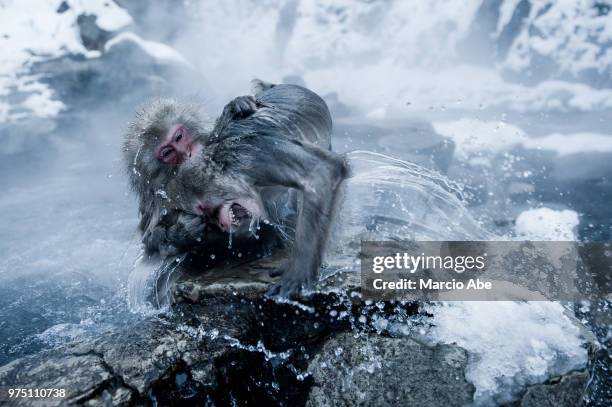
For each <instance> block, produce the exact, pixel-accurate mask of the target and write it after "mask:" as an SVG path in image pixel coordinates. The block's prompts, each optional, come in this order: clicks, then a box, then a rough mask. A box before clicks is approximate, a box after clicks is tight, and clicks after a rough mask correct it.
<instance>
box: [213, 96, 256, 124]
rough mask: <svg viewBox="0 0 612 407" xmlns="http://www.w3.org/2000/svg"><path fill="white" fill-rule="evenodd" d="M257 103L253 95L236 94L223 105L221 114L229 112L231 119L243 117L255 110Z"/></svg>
mask: <svg viewBox="0 0 612 407" xmlns="http://www.w3.org/2000/svg"><path fill="white" fill-rule="evenodd" d="M257 108H258V105H257V101H256V100H255V97H253V96H238V97H237V98H235V99H233V100H232V101H231V102H229V103H228V104H227V106H225V108H224V109H223V114H222V115H224V114H229V115H231V116H232V118H233V119H244V118H245V117H249V116H250V115H252V114H253V113H255V111H256V110H257Z"/></svg>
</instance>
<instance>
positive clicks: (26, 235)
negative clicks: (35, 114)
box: [0, 112, 612, 368]
mask: <svg viewBox="0 0 612 407" xmlns="http://www.w3.org/2000/svg"><path fill="white" fill-rule="evenodd" d="M111 116H112V120H111V119H110V116H109V117H108V118H107V117H106V116H105V113H104V112H102V113H100V114H98V115H97V116H95V118H91V117H85V118H78V120H77V121H76V123H78V125H74V124H72V125H70V126H65V125H64V126H61V127H60V128H59V129H58V130H57V131H56V132H54V134H53V135H52V136H51V137H49V138H48V139H47V141H48V145H41V146H40V147H39V148H38V149H37V150H35V151H29V152H27V153H24V154H22V155H19V156H11V157H9V158H8V159H6V160H5V161H4V162H3V163H2V164H1V167H2V168H1V171H2V174H3V176H2V179H1V181H0V182H1V183H2V185H1V186H2V190H3V191H4V193H3V195H2V197H0V212H1V213H2V214H3V215H2V227H1V228H0V254H1V258H2V259H3V260H2V262H0V328H1V329H0V344H1V346H2V347H1V348H0V365H1V364H4V363H7V362H9V361H11V360H13V359H15V358H18V357H21V356H24V355H27V354H30V353H33V352H36V351H39V350H41V349H45V348H48V347H51V346H55V345H59V344H62V343H66V342H70V341H73V340H78V339H79V338H82V337H89V336H98V335H103V334H104V333H105V332H107V331H109V330H113V329H117V328H118V327H121V326H125V325H127V324H129V323H131V322H132V321H134V320H135V319H139V318H143V317H145V316H149V315H151V310H150V309H149V308H146V307H144V308H143V307H142V305H143V300H142V298H144V294H143V292H144V289H145V288H146V284H147V280H148V279H149V278H150V274H149V273H151V270H150V269H138V267H135V264H137V263H136V261H137V259H138V256H139V253H140V246H139V240H138V236H137V234H136V225H137V208H136V202H135V199H134V198H133V196H132V195H131V194H130V193H129V191H128V190H127V187H126V184H127V180H126V177H125V176H124V174H123V168H122V166H121V162H120V154H119V151H120V150H119V143H120V140H119V136H118V135H119V134H120V133H121V129H122V123H125V121H122V120H117V118H116V116H115V114H113V115H111ZM107 119H108V120H107ZM459 119H460V118H457V117H441V118H435V119H434V120H432V121H433V122H436V123H438V122H439V123H455V124H453V125H454V126H457V128H459V127H460V122H458V120H459ZM126 120H127V118H126ZM563 120H564V119H563ZM485 122H492V120H489V121H485ZM497 122H498V123H502V125H501V126H502V127H503V126H512V124H510V122H509V121H508V120H506V121H504V122H500V121H499V120H497ZM100 123H111V124H107V125H106V127H104V130H100V129H101V126H100ZM457 123H459V124H457ZM536 123H537V126H534V125H531V126H530V125H529V120H525V119H524V118H523V123H521V124H520V126H522V128H523V130H525V131H526V132H527V133H528V134H529V137H533V134H536V135H537V136H543V135H546V134H550V133H554V132H555V131H558V130H559V127H558V125H557V123H556V122H555V120H554V119H553V118H550V117H547V118H545V119H544V120H542V119H539V120H537V122H536ZM517 126H518V124H517ZM574 127H578V128H579V129H577V130H576V131H586V132H597V133H606V134H612V129H607V128H606V124H605V123H601V122H596V123H590V124H588V123H587V127H588V128H585V125H584V123H579V125H576V124H575V123H574ZM439 128H441V129H444V126H439ZM566 130H567V128H566ZM530 132H533V133H530ZM85 135H86V136H85ZM493 137H495V135H494V136H493ZM457 140H459V139H457ZM524 145H525V143H523V144H520V143H519V144H517V145H510V146H509V147H507V148H505V149H501V150H495V149H492V150H491V151H481V152H478V153H477V154H475V156H472V157H469V158H468V160H467V161H462V160H460V159H459V158H458V157H459V154H463V153H464V152H465V151H467V152H468V153H469V152H470V150H469V149H467V150H466V147H465V145H463V147H462V146H461V145H460V140H459V141H457V145H456V146H455V147H454V148H449V147H448V143H446V142H445V141H444V140H443V139H442V138H441V137H439V136H438V135H436V134H435V133H434V132H433V129H432V127H431V126H430V125H429V124H427V123H426V122H421V121H416V122H415V121H408V122H406V123H384V122H367V123H366V122H363V121H361V120H353V119H343V120H338V121H337V122H336V126H335V136H334V148H335V149H336V150H337V151H341V152H347V151H353V150H360V151H357V152H353V153H350V154H349V156H348V157H349V161H350V163H351V166H352V168H353V178H351V179H350V180H349V181H348V182H347V185H346V187H345V197H344V201H343V205H342V209H341V211H340V215H339V220H340V221H339V223H338V225H337V226H336V228H335V236H340V237H341V238H340V239H338V240H335V242H336V245H335V246H332V247H331V248H330V251H329V253H328V261H329V262H330V263H332V264H333V263H334V262H335V264H336V265H339V266H338V268H342V265H343V264H345V263H343V262H346V261H348V260H347V259H349V258H352V257H351V256H350V255H349V254H350V253H351V250H354V246H353V248H352V249H351V248H350V246H349V245H344V242H346V240H347V239H349V238H351V237H354V236H359V237H366V236H367V237H373V236H374V237H376V238H396V237H400V236H404V237H408V238H417V239H423V240H428V239H432V240H435V239H466V240H469V239H474V240H480V239H483V238H487V237H489V236H491V234H493V233H494V234H497V235H502V236H509V235H511V234H512V233H513V225H512V218H513V217H515V216H516V215H518V214H519V213H520V212H522V211H523V210H525V209H528V208H535V207H538V206H540V205H545V206H547V207H550V208H554V209H572V210H574V211H576V212H577V213H578V214H579V216H580V224H579V227H578V235H579V237H580V238H581V239H609V238H610V230H611V229H610V228H611V226H612V224H611V223H610V220H611V219H612V207H611V206H610V205H609V202H610V198H611V197H610V194H611V191H612V189H611V188H610V177H611V176H612V169H611V168H610V166H609V164H608V163H609V162H610V161H609V159H610V155H609V153H602V152H593V151H590V150H589V149H588V148H586V149H585V148H584V146H582V150H586V152H585V151H579V152H578V153H576V154H574V156H572V155H571V154H570V155H566V156H558V154H556V153H551V152H548V151H543V150H542V149H537V148H536V149H532V150H530V149H526V148H525V147H524ZM586 147H588V146H586ZM579 149H580V148H579ZM606 154H608V155H606ZM576 156H577V157H576ZM392 157H397V159H396V158H392ZM398 159H401V160H404V161H399V160H398ZM526 174H527V175H526ZM373 222H374V223H376V224H377V225H381V224H382V225H386V226H384V227H383V228H382V229H381V228H378V229H376V230H373V229H372V228H370V227H369V225H371V224H372V223H373ZM135 270H136V271H137V272H138V270H140V273H141V274H140V275H138V274H137V273H136V274H135V272H134V271H135ZM133 311H137V312H133ZM604 312H605V311H604ZM584 323H585V324H586V325H587V326H590V327H591V329H592V330H593V331H595V332H596V333H597V334H598V336H599V338H600V340H602V341H605V340H606V339H607V340H609V332H608V331H609V327H607V326H605V325H603V326H602V325H597V322H593V321H592V318H591V317H590V316H589V315H587V316H585V317H584ZM603 368H605V366H604V367H603Z"/></svg>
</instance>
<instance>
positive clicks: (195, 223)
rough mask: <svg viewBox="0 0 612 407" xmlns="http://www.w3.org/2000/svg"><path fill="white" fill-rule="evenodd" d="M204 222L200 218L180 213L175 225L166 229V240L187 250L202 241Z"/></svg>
mask: <svg viewBox="0 0 612 407" xmlns="http://www.w3.org/2000/svg"><path fill="white" fill-rule="evenodd" d="M205 229H206V222H204V218H203V217H201V216H197V215H193V214H190V213H185V212H181V213H180V214H179V216H178V219H177V221H176V223H175V224H174V225H172V226H170V227H169V228H168V233H167V239H168V241H169V242H171V243H172V244H174V245H175V246H177V247H179V248H184V249H185V248H188V247H189V246H191V245H194V244H196V243H197V242H201V241H202V240H203V239H204V234H205V233H204V232H205Z"/></svg>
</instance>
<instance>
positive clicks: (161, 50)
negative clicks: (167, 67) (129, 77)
mask: <svg viewBox="0 0 612 407" xmlns="http://www.w3.org/2000/svg"><path fill="white" fill-rule="evenodd" d="M126 41H128V42H133V43H135V44H136V45H138V46H139V47H140V48H142V49H143V50H144V51H145V52H146V53H147V54H149V55H151V56H152V57H154V58H156V59H158V60H160V61H165V62H176V63H179V64H184V65H188V66H191V63H190V62H189V61H187V60H186V59H185V58H184V57H183V56H182V55H181V54H180V53H179V52H178V51H177V50H175V49H174V48H172V47H170V46H168V45H166V44H162V43H161V42H155V41H146V40H143V39H142V38H141V37H139V36H138V35H136V34H134V33H132V32H123V33H121V34H119V35H117V36H116V37H114V38H112V39H111V40H109V41H108V42H107V43H106V44H105V45H104V51H105V52H108V51H110V50H111V49H112V48H113V47H114V46H116V45H117V44H121V43H123V42H126Z"/></svg>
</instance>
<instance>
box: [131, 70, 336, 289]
mask: <svg viewBox="0 0 612 407" xmlns="http://www.w3.org/2000/svg"><path fill="white" fill-rule="evenodd" d="M254 88H255V92H254V94H255V96H242V97H238V98H236V99H234V100H232V101H231V102H230V103H229V104H228V105H227V106H225V108H224V109H223V112H222V114H221V116H220V117H219V118H218V119H217V120H216V122H215V126H214V128H213V129H212V131H207V130H206V129H205V127H204V125H203V121H202V119H201V118H200V117H199V116H198V114H197V113H196V112H197V111H196V109H194V108H193V107H190V106H182V105H180V104H178V103H177V102H175V101H173V100H159V101H156V102H153V103H151V104H149V105H148V106H147V107H145V108H144V109H143V110H142V111H141V112H140V113H139V114H138V115H137V118H136V121H135V122H134V123H133V124H132V125H131V126H130V128H129V130H128V132H127V134H126V137H125V143H124V158H125V163H126V165H127V167H128V171H129V174H130V179H131V184H132V187H133V189H134V190H135V191H136V193H137V195H138V197H139V199H140V217H141V222H140V230H141V231H142V233H143V242H144V244H145V247H146V249H147V251H148V252H149V253H152V252H159V253H161V254H162V255H169V254H175V253H178V252H181V251H185V250H187V249H188V248H189V247H190V245H193V244H194V242H196V241H201V240H204V241H206V239H207V232H206V231H207V230H211V231H215V232H216V233H221V234H230V235H233V236H236V237H240V236H243V237H246V238H252V237H257V236H256V234H257V232H256V229H257V225H258V224H259V222H263V223H265V224H272V225H291V227H290V228H289V230H291V233H290V237H291V239H290V242H291V243H290V245H291V255H290V257H289V259H288V261H287V263H286V264H285V265H284V266H282V267H281V268H280V269H279V270H277V272H276V274H282V277H281V279H280V281H279V282H278V283H277V284H276V285H275V286H273V287H272V288H271V289H270V290H269V292H268V294H269V295H279V296H283V297H288V296H294V295H296V294H298V293H299V292H300V290H301V289H303V288H306V289H308V288H312V286H313V285H314V283H316V281H317V278H318V271H319V267H320V265H321V260H322V255H323V250H324V247H325V243H326V240H327V237H328V232H329V229H330V224H331V222H332V220H333V215H334V213H333V212H334V208H335V203H336V201H337V198H338V191H339V186H340V184H341V182H342V181H343V179H345V178H346V176H347V172H348V169H347V165H346V163H345V161H344V159H343V157H342V156H340V155H338V154H335V153H333V152H331V141H330V138H331V130H332V121H331V116H330V113H329V110H328V108H327V105H326V104H325V102H324V101H323V99H321V98H320V97H319V96H318V95H316V94H315V93H313V92H312V91H310V90H308V89H305V88H303V87H300V86H297V85H272V84H268V83H265V82H262V81H258V80H255V81H254ZM284 230H287V229H286V228H285V229H284Z"/></svg>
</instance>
